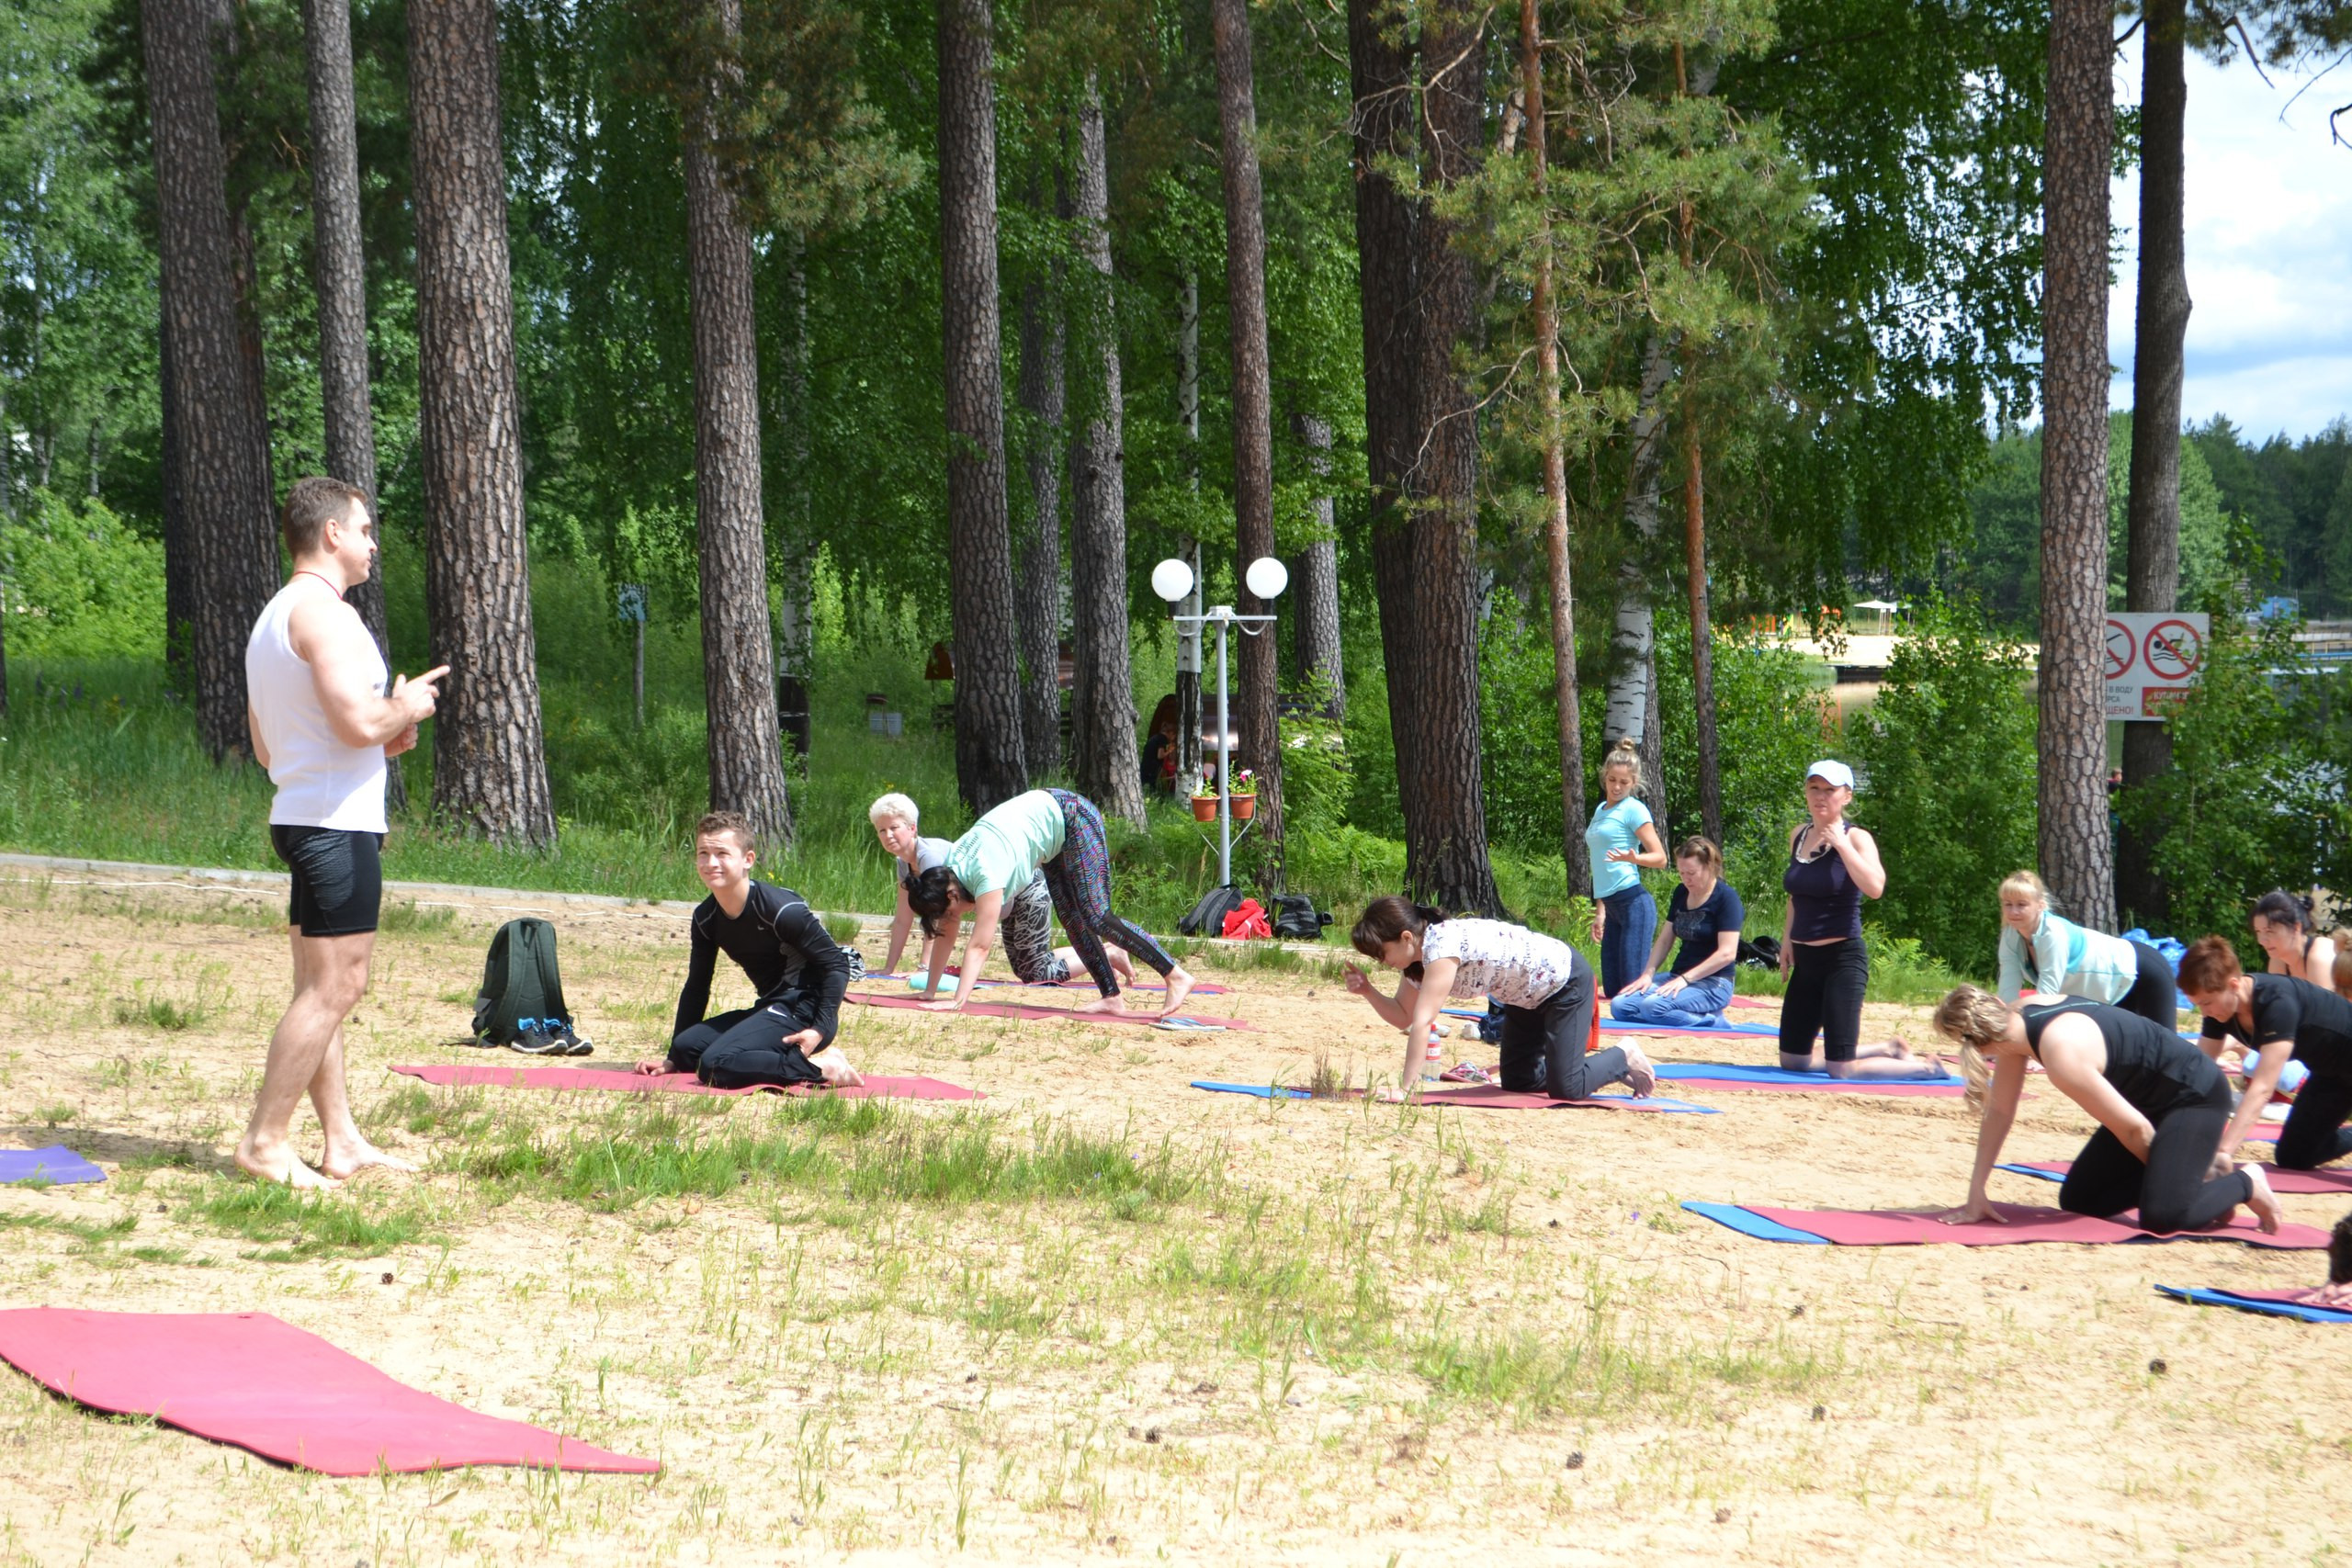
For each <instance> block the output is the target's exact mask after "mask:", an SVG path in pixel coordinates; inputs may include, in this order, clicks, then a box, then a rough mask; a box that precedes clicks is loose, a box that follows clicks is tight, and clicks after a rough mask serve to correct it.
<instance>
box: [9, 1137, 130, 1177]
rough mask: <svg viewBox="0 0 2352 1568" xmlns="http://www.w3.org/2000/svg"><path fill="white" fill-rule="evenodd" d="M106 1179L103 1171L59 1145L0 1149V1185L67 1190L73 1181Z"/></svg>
mask: <svg viewBox="0 0 2352 1568" xmlns="http://www.w3.org/2000/svg"><path fill="white" fill-rule="evenodd" d="M105 1179H107V1173H106V1172H105V1171H103V1170H100V1169H99V1168H97V1167H96V1166H95V1165H92V1164H91V1163H90V1162H89V1161H88V1160H85V1159H84V1158H83V1157H82V1156H80V1155H77V1154H75V1153H74V1151H73V1150H72V1149H69V1148H67V1147H66V1146H65V1145H63V1144H51V1145H50V1146H49V1147H47V1148H45V1149H0V1183H6V1182H12V1181H47V1182H51V1183H52V1184H54V1185H56V1186H59V1187H68V1186H72V1185H73V1184H74V1183H75V1182H77V1181H104V1180H105Z"/></svg>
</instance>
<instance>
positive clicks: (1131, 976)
mask: <svg viewBox="0 0 2352 1568" xmlns="http://www.w3.org/2000/svg"><path fill="white" fill-rule="evenodd" d="M865 815H866V819H867V820H868V821H870V822H872V823H873V824H874V836H875V837H876V838H877V839H879V840H882V848H883V849H884V850H885V851H887V852H888V853H889V855H890V858H891V859H893V860H895V861H897V862H898V863H899V908H898V910H897V912H896V913H894V914H892V915H891V917H890V956H889V957H888V959H887V960H885V961H884V963H883V964H882V972H883V973H884V974H886V975H895V974H897V973H898V972H899V956H900V955H901V954H903V953H905V952H906V949H907V933H908V931H909V930H910V928H911V927H912V926H913V925H914V923H915V912H914V908H913V906H911V905H910V904H909V903H908V902H907V892H908V889H910V888H911V887H912V886H914V883H915V878H916V877H918V876H921V875H922V874H923V873H924V872H926V871H929V870H930V869H931V868H932V867H933V866H935V865H945V864H946V863H947V857H948V855H949V854H950V853H951V852H953V851H954V850H955V848H956V846H955V845H954V844H953V843H951V842H949V841H948V840H945V839H926V838H924V837H923V836H922V833H921V832H920V831H919V830H918V829H917V828H916V823H917V822H918V821H919V820H920V818H919V816H918V814H917V812H916V810H915V803H914V802H913V801H911V800H910V799H908V798H907V797H906V796H905V795H899V794H897V793H895V792H893V793H892V794H889V795H884V796H883V797H882V798H881V799H879V800H877V801H876V802H875V803H874V805H873V806H872V807H870V808H869V809H868V810H867V811H866V814H865ZM963 923H964V921H963V917H962V916H960V915H950V916H948V917H947V918H946V919H933V918H932V917H930V916H925V917H923V919H922V934H923V938H924V940H925V942H926V943H927V944H928V952H927V953H925V955H924V969H925V971H926V974H927V976H928V978H927V982H926V984H925V985H924V987H923V996H924V998H926V999H928V998H932V997H935V996H937V995H938V994H939V981H940V976H943V975H944V974H945V973H946V972H947V955H948V953H949V952H950V951H951V950H952V949H953V948H954V946H955V943H956V933H957V931H958V930H959V929H960V928H961V927H962V925H963ZM997 923H998V926H999V928H1000V929H1001V931H1003V932H1004V955H1005V957H1006V959H1008V960H1009V961H1010V962H1011V963H1012V974H1013V977H1014V978H1016V979H1018V980H1019V981H1020V982H1021V983H1022V984H1023V985H1024V986H1058V985H1060V984H1061V983H1062V982H1063V981H1064V980H1067V979H1069V977H1070V976H1072V975H1073V974H1075V973H1077V971H1078V968H1079V957H1078V950H1077V949H1076V948H1074V947H1056V946H1055V945H1054V902H1053V900H1052V899H1051V898H1049V897H1046V884H1045V881H1044V879H1043V878H1041V877H1039V876H1038V875H1036V874H1035V873H1034V872H1033V873H1032V874H1030V876H1029V879H1028V880H1027V881H1025V882H1023V884H1022V885H1021V886H1019V887H1018V888H1016V889H1013V890H1011V891H1009V892H1008V893H1007V894H1006V896H1005V900H1004V913H1003V916H1002V918H1001V919H1000V920H999V921H998V922H997ZM1103 953H1105V954H1106V955H1107V956H1108V957H1109V958H1110V960H1111V967H1112V968H1113V969H1114V971H1116V972H1117V974H1118V976H1119V978H1120V979H1121V980H1122V981H1123V982H1125V983H1128V984H1133V983H1134V980H1135V977H1136V970H1135V965H1134V964H1131V963H1129V962H1128V961H1127V954H1126V950H1125V949H1124V948H1121V947H1118V946H1115V945H1114V944H1113V943H1111V942H1104V943H1103Z"/></svg>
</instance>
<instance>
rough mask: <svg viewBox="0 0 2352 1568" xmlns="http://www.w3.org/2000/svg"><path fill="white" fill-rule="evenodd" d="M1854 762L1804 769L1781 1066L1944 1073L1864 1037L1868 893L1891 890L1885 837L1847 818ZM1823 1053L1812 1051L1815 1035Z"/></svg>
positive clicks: (1786, 941)
mask: <svg viewBox="0 0 2352 1568" xmlns="http://www.w3.org/2000/svg"><path fill="white" fill-rule="evenodd" d="M1853 798H1854V770H1853V769H1851V768H1849V767H1848V766H1847V765H1846V764H1845V763H1843V762H1836V761H1820V762H1815V764H1814V765H1813V766H1812V767H1811V768H1809V769H1807V770H1806V771H1805V780H1804V805H1805V810H1806V812H1807V814H1808V816H1809V818H1810V820H1808V821H1807V822H1806V823H1805V825H1804V827H1802V828H1800V829H1797V834H1796V837H1795V838H1794V839H1792V840H1790V843H1789V869H1788V870H1787V872H1786V873H1784V874H1782V875H1781V887H1782V888H1783V889H1784V890H1785V891H1786V892H1787V893H1788V896H1789V913H1788V919H1787V922H1786V924H1785V925H1784V926H1783V928H1782V930H1781V970H1782V971H1783V972H1784V973H1786V974H1787V976H1789V991H1788V995H1787V997H1785V998H1783V999H1782V1000H1781V1066H1783V1067H1786V1068H1788V1069H1789V1070H1790V1071H1792V1072H1799V1073H1808V1072H1810V1073H1817V1072H1820V1071H1822V1070H1823V1069H1824V1068H1826V1069H1827V1071H1828V1073H1829V1076H1830V1077H1833V1078H1940V1077H1949V1076H1950V1075H1948V1074H1947V1073H1945V1071H1944V1070H1943V1068H1942V1067H1941V1066H1938V1065H1937V1064H1936V1063H1934V1062H1922V1061H1918V1060H1916V1059H1914V1058H1913V1056H1912V1055H1911V1048H1910V1047H1909V1046H1908V1045H1905V1043H1903V1042H1902V1041H1900V1040H1890V1041H1888V1042H1887V1043H1885V1044H1883V1045H1864V1044H1863V1043H1861V1039H1862V993H1863V991H1864V990H1866V989H1867V988H1868V987H1869V986H1870V980H1871V954H1870V949H1869V948H1867V947H1865V946H1864V945H1863V944H1862V900H1863V899H1864V898H1875V897H1878V896H1879V895H1880V894H1882V893H1883V892H1885V891H1886V867H1885V866H1884V865H1883V864H1882V863H1880V861H1879V858H1878V842H1877V840H1874V839H1872V838H1871V836H1870V835H1869V834H1868V833H1866V832H1864V831H1863V830H1862V829H1860V828H1854V827H1849V826H1848V825H1847V822H1846V807H1847V804H1848V803H1849V802H1850V801H1851V800H1852V799H1853ZM1816 1035H1818V1036H1819V1037H1820V1039H1821V1055H1820V1056H1819V1057H1815V1055H1814V1054H1813V1042H1814V1038H1815V1036H1816Z"/></svg>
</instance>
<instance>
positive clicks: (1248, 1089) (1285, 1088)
mask: <svg viewBox="0 0 2352 1568" xmlns="http://www.w3.org/2000/svg"><path fill="white" fill-rule="evenodd" d="M1193 1088H1194V1089H1207V1090H1208V1091H1209V1092H1210V1093H1212V1094H1250V1095H1255V1096H1257V1097H1258V1098H1259V1099H1260V1100H1312V1099H1314V1098H1315V1097H1314V1096H1313V1095H1311V1094H1309V1093H1308V1092H1307V1091H1306V1090H1305V1089H1295V1088H1292V1087H1291V1086H1289V1085H1287V1084H1262V1083H1212V1082H1211V1081H1209V1080H1208V1079H1207V1078H1194V1079H1193ZM1347 1098H1348V1099H1350V1100H1361V1099H1363V1090H1362V1089H1350V1090H1349V1091H1348V1093H1347ZM1420 1102H1421V1103H1422V1104H1424V1105H1459V1106H1462V1107H1464V1109H1466V1110H1472V1111H1564V1110H1565V1111H1681V1112H1683V1113H1685V1114H1689V1115H1695V1116H1718V1115H1721V1114H1722V1112H1721V1111H1717V1110H1715V1109H1714V1107H1713V1106H1710V1105H1692V1104H1691V1103H1690V1102H1689V1101H1688V1100H1661V1099H1659V1098H1658V1097H1657V1096H1656V1095H1652V1096H1651V1097H1650V1098H1649V1099H1647V1100H1635V1099H1634V1097H1633V1096H1632V1095H1629V1094H1596V1095H1593V1096H1591V1097H1590V1098H1589V1099H1586V1100H1554V1099H1553V1098H1552V1097H1551V1096H1550V1095H1548V1094H1521V1093H1518V1092H1516V1091H1514V1090H1511V1089H1497V1088H1495V1087H1494V1086H1493V1085H1491V1084H1475V1083H1474V1084H1448V1085H1446V1086H1445V1087H1444V1088H1443V1089H1424V1090H1423V1091H1422V1092H1421V1096H1420Z"/></svg>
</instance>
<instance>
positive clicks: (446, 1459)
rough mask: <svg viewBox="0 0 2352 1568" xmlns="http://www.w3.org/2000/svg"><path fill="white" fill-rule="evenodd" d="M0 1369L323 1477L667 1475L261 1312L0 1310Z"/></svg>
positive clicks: (99, 1405)
mask: <svg viewBox="0 0 2352 1568" xmlns="http://www.w3.org/2000/svg"><path fill="white" fill-rule="evenodd" d="M0 1360H6V1361H7V1362H8V1363H9V1364H10V1365H12V1366H14V1367H16V1368H17V1370H18V1371H22V1372H24V1373H26V1374H27V1375H28V1376H29V1377H31V1378H33V1379H35V1380H36V1381H38V1382H40V1383H41V1384H43V1385H44V1386H46V1387H47V1388H48V1389H49V1390H50V1391H51V1393H60V1394H63V1395H64V1396H65V1397H66V1398H68V1399H71V1400H74V1401H75V1402H76V1403H78V1404H86V1405H88V1406H89V1407H90V1408H91V1409H93V1410H104V1411H107V1412H108V1413H110V1414H114V1415H119V1416H153V1417H154V1418H155V1419H156V1420H158V1421H161V1422H164V1423H166V1424H167V1425H170V1426H174V1427H179V1428H180V1429H181V1430H183V1431H187V1432H193V1433H195V1434H196V1435H197V1436H198V1437H199V1438H211V1439H212V1440H213V1441H215V1442H220V1443H233V1444H235V1445H236V1446H237V1447H238V1448H241V1449H250V1450H252V1451H254V1453H257V1454H259V1455H261V1456H262V1457H263V1458H264V1459H271V1460H276V1461H278V1462H280V1463H282V1464H294V1465H300V1466H301V1467H302V1468H303V1469H305V1470H315V1471H318V1472H322V1474H326V1475H373V1474H375V1473H376V1472H378V1471H379V1469H381V1470H388V1471H393V1472H403V1473H405V1472H413V1471H420V1470H456V1469H458V1468H459V1467H460V1466H464V1465H469V1464H524V1465H537V1466H540V1467H542V1468H548V1469H555V1470H582V1471H605V1472H618V1473H621V1474H627V1475H651V1474H654V1473H655V1472H659V1471H660V1470H661V1468H662V1466H661V1465H660V1464H659V1463H658V1462H657V1461H653V1460H650V1459H634V1458H631V1457H630V1456H629V1455H628V1454H617V1453H614V1452H612V1451H611V1450H606V1449H600V1448H597V1447H595V1446H594V1444H591V1443H583V1442H581V1441H579V1440H578V1439H576V1438H567V1437H564V1436H562V1435H561V1434H560V1433H557V1432H550V1431H548V1429H547V1428H545V1427H534V1426H532V1425H530V1424H529V1423H528V1422H525V1421H509V1420H506V1419H504V1418H503V1417H501V1416H484V1415H482V1414H481V1412H479V1411H474V1410H469V1409H467V1408H466V1407H465V1406H464V1405H462V1404H451V1403H450V1402H449V1401H447V1400H446V1399H440V1398H436V1397H435V1396H434V1395H433V1394H429V1393H425V1392H424V1391H423V1390H422V1389H414V1388H411V1387H409V1386H408V1385H407V1384H406V1383H403V1382H396V1381H394V1380H393V1379H392V1378H390V1377H388V1376H386V1375H385V1374H384V1373H382V1372H380V1371H377V1370H376V1369H375V1368H374V1367H371V1366H369V1365H368V1363H367V1362H365V1361H363V1360H361V1359H358V1358H357V1357H356V1356H350V1355H346V1354H345V1353H344V1352H343V1351H341V1350H338V1349H336V1348H334V1346H333V1345H330V1344H329V1343H327V1342H326V1341H325V1340H323V1339H322V1338H320V1337H318V1336H317V1335H315V1334H307V1333H305V1332H303V1331H302V1330H301V1329H299V1328H297V1327H295V1326H294V1325H292V1324H290V1323H285V1322H281V1321H279V1320H278V1319H277V1318H275V1317H272V1316H270V1315H269V1314H267V1313H258V1312H240V1313H144V1312H76V1311H70V1310H66V1309H62V1308H58V1307H21V1308H18V1309H17V1310H15V1311H12V1312H0Z"/></svg>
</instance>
